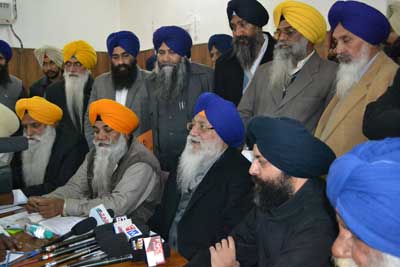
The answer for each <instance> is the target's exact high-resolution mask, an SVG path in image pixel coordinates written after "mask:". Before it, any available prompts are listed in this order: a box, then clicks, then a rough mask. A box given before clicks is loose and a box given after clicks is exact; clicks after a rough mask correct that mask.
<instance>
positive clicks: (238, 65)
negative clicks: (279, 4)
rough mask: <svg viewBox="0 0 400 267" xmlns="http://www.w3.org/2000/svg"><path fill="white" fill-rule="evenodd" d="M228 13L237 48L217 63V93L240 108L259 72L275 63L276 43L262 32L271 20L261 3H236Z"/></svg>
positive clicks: (228, 9)
mask: <svg viewBox="0 0 400 267" xmlns="http://www.w3.org/2000/svg"><path fill="white" fill-rule="evenodd" d="M226 11H227V14H228V19H229V26H230V27H231V29H232V35H233V48H232V49H231V50H228V51H227V52H226V53H225V54H224V55H222V56H221V57H220V58H219V59H218V60H217V63H216V65H215V92H216V93H217V94H218V95H220V96H222V97H223V98H225V99H227V100H229V101H232V102H233V103H234V104H235V105H238V104H239V101H240V99H241V98H242V94H243V93H244V92H245V91H246V89H247V86H248V85H249V82H250V81H251V79H252V77H253V75H254V73H255V72H256V70H257V68H258V67H259V66H260V65H262V64H264V63H266V62H268V61H270V60H272V51H273V49H274V45H275V40H274V39H273V38H272V36H271V35H270V34H269V33H267V32H263V31H262V27H263V26H264V25H266V24H267V23H268V18H269V17H268V12H267V10H266V9H265V8H264V7H263V6H262V5H261V4H260V3H259V2H257V1H255V0H252V1H247V0H232V1H230V2H229V3H228V7H227V10H226Z"/></svg>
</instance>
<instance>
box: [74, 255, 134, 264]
mask: <svg viewBox="0 0 400 267" xmlns="http://www.w3.org/2000/svg"><path fill="white" fill-rule="evenodd" d="M132 259H133V256H132V254H129V255H125V256H121V257H113V258H105V259H103V260H100V261H98V262H95V263H90V264H86V265H81V267H97V266H104V265H109V264H114V263H120V262H125V261H130V260H132Z"/></svg>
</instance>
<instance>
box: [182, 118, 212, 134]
mask: <svg viewBox="0 0 400 267" xmlns="http://www.w3.org/2000/svg"><path fill="white" fill-rule="evenodd" d="M196 124H197V125H198V126H199V128H198V129H199V130H200V131H201V132H203V133H205V132H208V131H209V130H214V127H208V126H207V125H205V124H204V123H202V122H197V121H191V122H188V123H187V124H186V129H188V131H191V130H192V129H193V128H194V126H195V125H196Z"/></svg>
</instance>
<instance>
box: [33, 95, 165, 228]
mask: <svg viewBox="0 0 400 267" xmlns="http://www.w3.org/2000/svg"><path fill="white" fill-rule="evenodd" d="M89 120H90V123H91V125H92V127H93V132H94V141H93V142H94V148H93V149H91V150H90V152H89V153H88V155H87V156H86V159H85V161H84V162H83V163H82V165H81V167H80V168H79V170H78V171H77V172H76V173H75V175H74V176H73V177H72V178H71V179H70V180H69V182H68V183H67V184H66V185H64V186H62V187H60V188H58V189H57V190H55V191H53V192H51V193H50V194H48V195H46V196H44V197H33V198H30V199H29V202H28V210H30V211H37V212H39V213H40V214H41V215H42V216H43V217H46V218H48V217H53V216H57V215H59V214H62V215H65V216H67V215H69V216H88V215H89V211H90V209H91V208H93V207H95V206H97V205H99V204H104V205H105V206H106V208H109V209H112V210H114V213H115V215H116V216H121V215H128V216H129V217H130V218H131V219H132V221H134V222H135V223H138V224H146V223H147V220H148V219H149V218H150V216H151V215H152V214H153V212H154V208H155V206H156V205H157V204H158V203H159V201H160V200H161V195H162V192H163V186H162V180H161V169H160V164H159V162H158V160H157V159H156V158H155V156H154V155H153V154H152V153H151V152H150V151H149V150H147V149H146V148H145V147H144V146H143V145H142V144H141V143H139V142H138V141H136V140H135V139H134V138H132V132H133V131H134V130H135V128H136V127H137V126H138V123H139V122H138V118H137V116H136V114H135V113H134V112H133V111H131V110H130V109H129V108H127V107H125V106H123V105H121V104H119V103H118V102H115V101H113V100H110V99H100V100H98V101H95V102H93V103H91V104H90V106H89Z"/></svg>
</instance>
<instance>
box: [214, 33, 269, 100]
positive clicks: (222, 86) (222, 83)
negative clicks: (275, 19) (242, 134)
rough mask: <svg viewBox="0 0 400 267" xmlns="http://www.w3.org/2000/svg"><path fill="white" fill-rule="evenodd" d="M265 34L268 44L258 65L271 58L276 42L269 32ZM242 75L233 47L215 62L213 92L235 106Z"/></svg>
mask: <svg viewBox="0 0 400 267" xmlns="http://www.w3.org/2000/svg"><path fill="white" fill-rule="evenodd" d="M266 34H267V35H268V46H267V50H266V51H265V53H264V56H263V58H262V59H261V62H260V65H262V64H264V63H266V62H268V61H271V60H272V53H273V51H274V46H275V43H276V42H275V40H274V38H272V36H271V35H270V34H269V33H266ZM260 65H259V66H260ZM243 77H244V72H243V68H242V66H241V65H240V63H239V61H238V60H237V58H236V55H235V53H234V51H233V49H231V50H228V51H227V52H226V53H224V54H223V55H221V56H220V57H219V58H218V60H217V62H216V64H215V72H214V78H215V80H214V88H215V93H216V94H218V95H219V96H221V97H223V98H225V99H226V100H229V101H232V102H233V103H235V105H236V106H237V105H238V104H239V102H240V99H241V98H242V91H243Z"/></svg>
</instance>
